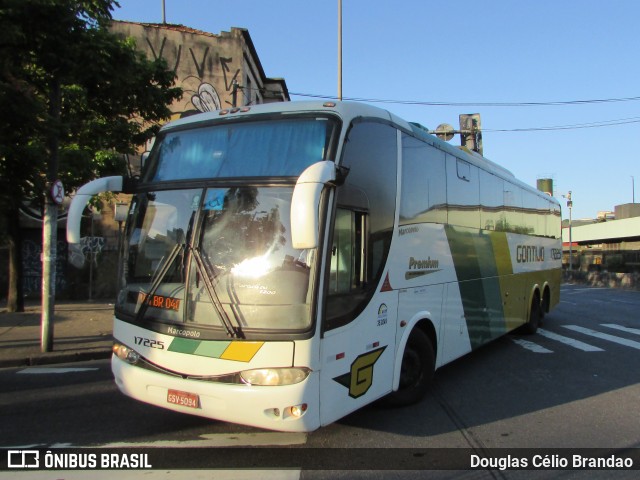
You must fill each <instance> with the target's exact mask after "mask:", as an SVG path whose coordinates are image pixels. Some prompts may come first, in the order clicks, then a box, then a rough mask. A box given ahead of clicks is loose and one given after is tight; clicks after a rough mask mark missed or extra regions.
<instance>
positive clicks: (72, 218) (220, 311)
mask: <svg viewBox="0 0 640 480" xmlns="http://www.w3.org/2000/svg"><path fill="white" fill-rule="evenodd" d="M123 187H124V188H123ZM102 191H125V192H126V193H130V194H132V196H133V197H132V198H133V199H132V203H131V207H130V211H129V214H128V219H127V221H126V229H125V241H124V249H123V252H122V264H121V265H120V269H119V270H120V272H121V275H120V276H121V278H120V279H119V286H118V292H119V293H118V295H117V301H116V305H115V321H114V329H113V336H114V340H115V345H114V350H113V351H114V354H113V356H112V370H113V373H114V376H115V381H116V383H117V385H118V387H119V389H120V390H121V391H122V392H124V393H125V394H126V395H129V396H131V397H133V398H136V399H138V400H141V401H144V402H148V403H150V404H153V405H157V406H161V407H165V408H169V409H172V410H175V411H179V412H184V413H189V414H195V415H201V416H204V417H209V418H213V419H218V420H222V421H227V422H234V423H239V424H246V425H252V426H256V427H261V428H265V429H273V430H281V431H312V430H315V429H317V428H319V427H320V426H323V425H327V424H329V423H331V422H333V421H335V420H337V419H339V418H341V417H343V416H345V415H347V414H348V413H350V412H353V411H354V410H356V409H358V408H360V407H362V406H364V405H367V404H369V403H371V402H372V401H374V400H377V399H380V398H382V397H386V400H387V401H388V402H389V403H394V404H399V405H402V404H410V403H413V402H417V401H419V400H420V399H421V398H422V397H423V396H424V395H425V393H426V391H427V389H428V386H429V382H430V381H431V379H432V377H433V373H434V371H435V370H436V369H437V368H439V367H441V366H443V365H445V364H447V363H449V362H451V361H453V360H455V359H456V358H459V357H460V356H462V355H465V354H467V353H469V352H471V351H473V350H474V349H476V348H478V347H480V346H481V345H483V344H485V343H487V342H489V341H491V340H493V339H495V338H497V337H499V336H501V335H504V334H505V333H507V332H509V331H511V330H514V329H516V328H520V329H524V330H526V331H528V332H535V330H536V328H537V326H538V324H539V322H540V321H541V319H542V317H543V315H544V314H545V313H546V312H548V311H549V310H550V309H551V308H552V307H553V306H555V305H556V304H557V303H558V301H559V295H560V276H561V256H562V246H561V227H560V221H561V220H560V206H559V204H558V202H557V201H556V200H555V199H553V198H552V197H550V196H548V195H546V194H543V193H541V192H538V191H537V190H535V189H533V188H531V187H529V186H527V185H525V184H524V183H522V182H520V181H518V180H516V179H515V178H514V176H513V175H512V174H511V173H509V172H508V171H507V170H505V169H504V168H501V167H499V166H497V165H495V164H494V163H492V162H490V161H488V160H486V159H485V158H483V157H481V156H480V155H478V154H476V153H473V152H469V151H467V150H463V149H460V148H456V147H453V146H451V145H449V144H447V143H445V142H443V141H441V140H440V139H438V138H436V137H434V136H431V135H429V134H428V133H427V132H425V131H424V130H423V129H421V128H419V127H418V126H416V125H412V124H410V123H407V122H406V121H404V120H401V119H400V118H398V117H396V116H394V115H392V114H390V113H389V112H387V111H385V110H381V109H378V108H375V107H372V106H368V105H362V104H357V103H341V102H326V103H322V102H300V103H298V102H294V103H276V104H269V105H258V106H252V107H244V108H234V109H231V110H222V111H218V112H212V113H205V114H200V115H196V116H192V117H189V118H186V119H182V120H178V121H175V122H173V123H170V124H168V125H166V126H164V127H163V128H162V129H161V131H160V133H159V135H158V137H157V139H156V142H155V145H154V147H153V150H152V151H151V154H150V156H149V158H148V159H147V161H146V164H145V167H144V169H143V172H142V174H141V178H139V179H137V180H135V181H133V180H129V179H126V180H125V179H123V178H122V177H109V178H103V179H98V180H95V181H93V182H90V183H89V184H87V185H85V186H84V187H82V188H81V189H80V190H79V191H78V193H77V195H76V196H75V198H74V201H73V203H72V206H71V208H70V212H69V217H68V240H69V242H71V243H73V242H78V241H79V225H80V216H81V213H82V210H83V209H84V207H85V205H86V201H87V200H88V199H89V198H90V197H91V196H92V195H93V194H96V193H99V192H102Z"/></svg>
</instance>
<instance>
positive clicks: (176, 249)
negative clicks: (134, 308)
mask: <svg viewBox="0 0 640 480" xmlns="http://www.w3.org/2000/svg"><path fill="white" fill-rule="evenodd" d="M184 248H185V245H184V244H183V243H176V244H175V245H174V246H173V248H172V249H171V252H169V256H168V257H167V260H166V261H165V262H164V263H163V264H162V268H160V269H159V270H157V271H156V274H155V275H154V278H153V282H152V283H151V288H149V291H148V292H147V293H144V292H142V293H143V294H144V295H145V297H144V301H143V302H142V305H140V310H138V312H137V313H136V322H139V321H140V320H141V319H142V317H144V315H145V313H146V312H147V308H149V300H150V299H151V297H153V296H154V295H155V294H156V291H157V290H158V287H160V284H161V283H162V281H163V280H164V277H166V276H167V273H169V270H170V269H171V266H172V265H173V262H175V261H176V258H177V257H178V255H179V254H180V252H182V251H184Z"/></svg>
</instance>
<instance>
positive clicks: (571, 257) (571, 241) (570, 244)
mask: <svg viewBox="0 0 640 480" xmlns="http://www.w3.org/2000/svg"><path fill="white" fill-rule="evenodd" d="M562 196H563V197H564V198H566V199H567V207H568V208H569V271H572V270H573V239H572V238H571V209H572V208H573V200H571V190H569V193H567V194H566V195H562Z"/></svg>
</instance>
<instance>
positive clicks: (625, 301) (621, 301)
mask: <svg viewBox="0 0 640 480" xmlns="http://www.w3.org/2000/svg"><path fill="white" fill-rule="evenodd" d="M611 302H613V303H624V304H625V305H637V304H638V302H630V301H628V300H616V299H615V298H614V299H612V300H611Z"/></svg>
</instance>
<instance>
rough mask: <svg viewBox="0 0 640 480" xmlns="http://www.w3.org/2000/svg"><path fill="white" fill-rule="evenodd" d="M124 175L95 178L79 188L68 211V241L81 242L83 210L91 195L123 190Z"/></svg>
mask: <svg viewBox="0 0 640 480" xmlns="http://www.w3.org/2000/svg"><path fill="white" fill-rule="evenodd" d="M123 183H124V182H123V177H104V178H98V179H96V180H93V181H91V182H89V183H87V184H85V185H83V186H82V187H80V188H79V189H78V191H77V192H76V194H75V196H74V197H73V199H72V200H71V205H69V211H68V212H67V242H68V243H80V221H81V220H82V212H83V211H84V207H86V206H87V203H89V200H91V197H93V196H94V195H96V194H97V193H102V192H121V191H122V184H123Z"/></svg>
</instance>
